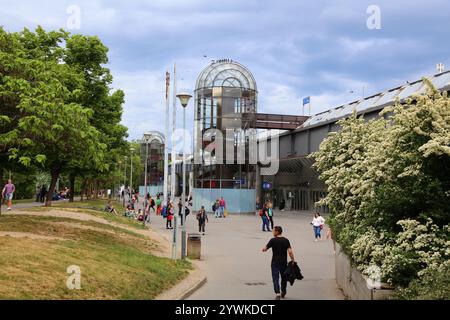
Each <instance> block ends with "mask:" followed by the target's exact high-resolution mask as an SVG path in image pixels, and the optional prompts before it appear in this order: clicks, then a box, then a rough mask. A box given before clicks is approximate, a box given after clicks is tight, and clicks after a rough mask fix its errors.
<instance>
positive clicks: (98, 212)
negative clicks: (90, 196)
mask: <svg viewBox="0 0 450 320" xmlns="http://www.w3.org/2000/svg"><path fill="white" fill-rule="evenodd" d="M112 203H113V205H114V206H115V208H116V210H117V213H118V215H117V216H116V215H113V214H108V213H106V212H105V211H104V210H103V209H104V207H105V204H106V201H105V200H89V201H83V202H81V201H75V202H68V201H53V202H52V206H51V207H42V206H38V207H31V208H24V209H21V211H47V210H51V209H52V208H53V209H62V208H64V209H68V210H69V211H70V210H74V211H77V212H83V213H88V214H91V215H93V216H96V217H100V218H104V219H106V220H108V221H110V222H117V223H120V224H124V225H127V226H130V227H133V228H137V229H145V227H144V226H143V224H142V222H139V221H137V220H134V219H129V218H127V217H124V216H123V215H122V214H123V212H124V211H125V210H124V209H123V208H122V207H121V205H120V204H119V203H118V202H116V201H113V202H112Z"/></svg>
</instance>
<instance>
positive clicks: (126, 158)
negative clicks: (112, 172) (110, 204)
mask: <svg viewBox="0 0 450 320" xmlns="http://www.w3.org/2000/svg"><path fill="white" fill-rule="evenodd" d="M127 163H128V157H127V156H125V162H124V164H125V174H124V176H123V199H122V201H123V206H124V207H125V196H126V195H127V192H126V188H125V187H126V186H127Z"/></svg>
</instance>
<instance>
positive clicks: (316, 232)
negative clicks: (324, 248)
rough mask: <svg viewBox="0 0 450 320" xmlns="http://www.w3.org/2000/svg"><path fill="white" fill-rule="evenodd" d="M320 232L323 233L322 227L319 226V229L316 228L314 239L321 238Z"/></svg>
mask: <svg viewBox="0 0 450 320" xmlns="http://www.w3.org/2000/svg"><path fill="white" fill-rule="evenodd" d="M320 231H321V229H320V226H318V227H316V226H314V237H315V238H316V239H319V238H320Z"/></svg>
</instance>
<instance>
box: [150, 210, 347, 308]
mask: <svg viewBox="0 0 450 320" xmlns="http://www.w3.org/2000/svg"><path fill="white" fill-rule="evenodd" d="M151 218H152V222H151V225H152V227H153V228H155V229H157V230H158V231H159V232H161V233H163V234H165V236H166V237H170V234H171V232H172V231H171V230H166V229H165V225H164V219H163V218H162V217H160V216H155V215H153V214H152V216H151ZM260 220H261V219H260V218H259V216H250V215H242V216H238V215H231V216H229V217H227V218H225V219H215V218H214V217H213V216H211V215H210V216H209V223H208V224H207V226H206V235H205V236H204V237H203V238H202V260H203V261H204V263H203V265H204V266H205V268H206V273H207V277H208V281H207V283H206V284H205V285H204V286H203V287H202V288H200V289H199V290H198V291H197V292H195V293H194V294H193V295H191V296H190V297H189V299H199V300H203V299H273V298H274V293H273V288H272V281H271V273H270V260H271V257H272V253H271V252H270V251H269V252H266V253H263V252H262V251H261V249H262V248H263V246H265V244H266V243H267V242H268V241H269V239H270V238H271V237H272V235H271V233H269V232H262V231H261V222H260ZM311 220H312V217H310V215H307V214H298V213H297V214H292V213H278V212H275V225H281V226H282V227H283V229H284V235H285V236H286V237H287V238H288V239H289V240H290V242H291V245H292V247H293V250H294V254H295V258H296V261H297V262H299V265H300V268H301V269H302V272H303V275H304V277H305V278H304V279H303V280H301V281H296V282H295V283H294V286H292V287H291V286H290V285H289V284H288V295H287V297H286V298H287V299H343V298H344V297H343V295H342V293H341V292H340V290H339V289H338V288H337V287H336V282H335V279H334V255H333V246H332V243H331V241H329V240H328V241H327V240H323V241H322V242H314V236H313V230H312V227H311V226H310V224H309V223H310V221H311ZM187 230H188V232H197V231H198V230H197V221H196V220H195V216H193V215H192V214H191V215H189V216H188V219H187ZM324 238H325V236H324Z"/></svg>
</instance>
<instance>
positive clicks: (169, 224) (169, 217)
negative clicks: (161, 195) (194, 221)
mask: <svg viewBox="0 0 450 320" xmlns="http://www.w3.org/2000/svg"><path fill="white" fill-rule="evenodd" d="M173 214H174V212H173V204H172V202H171V203H169V205H168V206H167V217H166V229H173V227H172V220H173Z"/></svg>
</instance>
